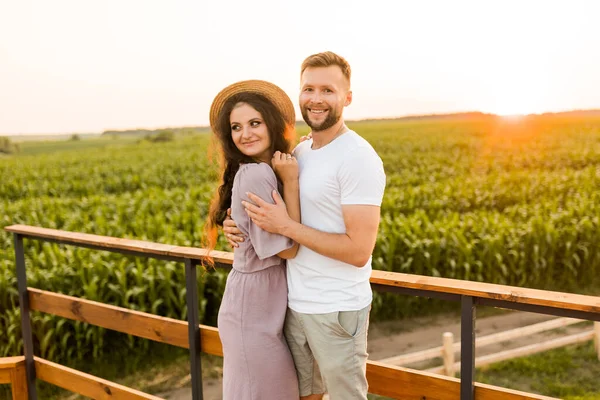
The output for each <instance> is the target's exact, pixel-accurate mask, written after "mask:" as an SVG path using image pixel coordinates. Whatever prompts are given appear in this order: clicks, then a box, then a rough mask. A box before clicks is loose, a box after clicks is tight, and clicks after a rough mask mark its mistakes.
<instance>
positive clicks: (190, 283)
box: [185, 258, 203, 400]
mask: <svg viewBox="0 0 600 400" xmlns="http://www.w3.org/2000/svg"><path fill="white" fill-rule="evenodd" d="M197 264H198V261H197V260H191V259H189V258H186V259H185V286H186V301H187V311H188V333H189V344H190V367H191V369H190V373H191V374H192V399H193V400H202V399H203V396H202V364H201V360H200V350H201V349H200V323H199V321H198V287H197V277H196V265H197Z"/></svg>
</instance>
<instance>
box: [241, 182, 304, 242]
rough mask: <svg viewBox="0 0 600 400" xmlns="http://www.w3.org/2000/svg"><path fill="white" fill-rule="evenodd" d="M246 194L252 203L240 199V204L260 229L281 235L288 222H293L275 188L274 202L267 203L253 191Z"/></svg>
mask: <svg viewBox="0 0 600 400" xmlns="http://www.w3.org/2000/svg"><path fill="white" fill-rule="evenodd" d="M247 194H248V198H250V200H252V201H253V202H254V204H251V203H248V202H247V201H242V205H243V206H244V208H245V209H246V213H248V216H249V217H250V219H252V222H254V223H255V224H256V225H257V226H258V227H260V228H261V229H264V230H265V231H267V232H271V233H278V234H280V235H281V234H283V231H284V230H285V228H286V227H287V226H288V225H289V223H290V222H292V223H293V220H292V219H291V218H290V216H289V214H288V212H287V208H286V207H285V203H284V202H283V200H282V198H281V197H280V196H279V193H277V191H276V190H273V200H275V204H271V203H267V202H266V201H264V200H263V199H261V198H260V197H258V196H257V195H255V194H254V193H247Z"/></svg>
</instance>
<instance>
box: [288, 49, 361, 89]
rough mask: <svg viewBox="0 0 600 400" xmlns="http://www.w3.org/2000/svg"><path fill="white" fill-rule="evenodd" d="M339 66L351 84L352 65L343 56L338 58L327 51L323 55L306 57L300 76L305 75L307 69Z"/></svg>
mask: <svg viewBox="0 0 600 400" xmlns="http://www.w3.org/2000/svg"><path fill="white" fill-rule="evenodd" d="M332 65H337V66H338V67H340V69H341V70H342V73H343V74H344V76H345V77H346V79H347V80H348V83H350V75H351V70H350V64H348V61H346V59H345V58H344V57H342V56H338V55H337V54H335V53H334V52H332V51H325V52H323V53H317V54H313V55H312V56H308V57H306V59H305V60H304V61H303V62H302V68H301V70H300V76H302V74H303V73H304V70H305V69H306V68H318V67H330V66H332Z"/></svg>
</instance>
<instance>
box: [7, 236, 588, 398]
mask: <svg viewBox="0 0 600 400" xmlns="http://www.w3.org/2000/svg"><path fill="white" fill-rule="evenodd" d="M5 230H6V231H8V232H12V233H13V235H14V241H15V256H16V268H17V278H18V283H19V300H20V305H21V316H22V331H23V343H24V352H25V356H24V359H25V365H26V380H27V388H28V391H29V393H28V395H29V398H30V399H36V398H37V393H36V391H35V385H34V383H35V379H36V378H37V379H40V380H43V381H46V382H49V383H52V384H54V385H57V386H60V387H63V388H65V389H68V390H71V391H73V392H76V393H80V394H83V395H85V396H88V397H92V398H101V399H104V398H106V399H109V398H128V399H129V398H130V399H157V397H155V396H152V395H148V394H144V393H141V392H139V391H136V390H133V389H130V388H126V387H124V386H121V385H118V384H116V383H112V382H109V381H106V380H103V379H100V378H97V377H94V376H91V375H88V374H84V373H82V372H79V371H75V370H73V369H70V368H66V367H64V366H61V365H58V364H56V363H52V362H50V361H47V360H44V359H41V358H39V357H36V356H34V354H33V341H32V332H31V324H30V318H29V313H30V311H32V310H36V311H41V312H45V313H49V314H53V315H58V316H61V317H64V318H68V319H72V320H76V321H85V322H87V323H89V324H92V325H97V326H100V327H104V328H107V329H111V330H115V331H119V332H123V333H127V334H130V335H134V336H138V337H143V338H146V339H151V340H155V341H158V342H162V343H168V344H171V345H174V346H179V347H183V348H189V349H190V364H191V376H192V396H193V398H194V399H202V384H201V383H202V382H201V368H200V351H202V352H204V353H207V354H214V355H219V356H221V355H222V354H223V353H222V348H221V342H220V339H219V334H218V330H217V329H216V328H214V327H209V326H204V325H199V324H198V315H197V310H196V311H194V310H195V305H196V304H197V293H196V279H197V278H196V270H195V267H196V266H197V265H198V264H199V263H200V261H201V260H203V259H205V258H206V257H207V256H208V254H207V251H206V250H204V249H198V248H191V247H181V246H170V245H165V244H159V243H150V242H144V241H139V240H129V239H121V238H113V237H106V236H98V235H90V234H83V233H75V232H65V231H59V230H54V229H46V228H39V227H32V226H25V225H13V226H9V227H6V228H5ZM25 238H27V239H35V240H43V241H48V242H55V243H61V244H67V245H75V246H80V247H86V248H92V249H98V250H105V251H111V252H117V253H124V254H130V255H135V256H144V257H152V258H159V259H165V260H172V261H180V262H183V263H184V264H185V268H186V287H187V293H186V296H187V304H188V311H189V312H188V321H187V322H184V321H180V320H175V319H171V318H165V317H160V316H156V315H152V314H148V313H143V312H138V311H133V310H129V309H126V308H121V307H115V306H111V305H107V304H103V303H98V302H94V301H90V300H85V299H80V298H76V297H71V296H65V295H62V294H58V293H52V292H47V291H43V290H39V289H34V288H29V287H27V280H26V276H25V256H24V249H23V240H24V239H25ZM210 256H211V257H213V259H214V261H215V262H216V263H217V264H223V265H229V266H230V265H231V264H232V262H233V255H232V254H231V253H227V252H211V254H210ZM371 284H372V286H373V288H374V289H376V290H382V291H391V292H396V293H403V294H408V295H416V296H424V297H433V298H442V299H446V300H451V301H460V302H461V307H462V316H461V343H463V344H465V345H463V346H461V371H460V372H461V379H456V378H452V377H446V376H440V375H436V374H432V373H428V372H423V371H416V370H412V369H408V368H403V367H396V366H390V365H386V364H384V363H381V362H376V361H369V362H368V364H367V379H368V382H369V392H370V393H373V394H378V395H381V396H386V397H391V398H395V399H409V400H411V399H415V400H417V399H418V400H421V399H431V400H434V399H439V400H446V399H448V400H450V399H458V398H460V399H465V400H466V399H473V398H476V399H478V400H492V399H509V400H512V399H549V398H548V397H545V396H540V395H535V394H530V393H524V392H518V391H514V390H509V389H503V388H499V387H495V386H491V385H485V384H480V383H475V382H474V381H473V376H474V355H475V354H474V343H475V334H474V322H475V309H476V306H477V305H480V304H482V305H490V306H495V307H502V308H508V309H515V310H524V311H532V312H538V313H544V314H551V315H558V316H565V317H572V318H580V319H588V320H594V321H600V297H593V296H584V295H577V294H568V293H558V292H550V291H544V290H536V289H526V288H519V287H511V286H503V285H494V284H487V283H480V282H469V281H461V280H454V279H446V278H433V277H426V276H418V275H410V274H401V273H395V272H385V271H373V274H372V277H371ZM467 343H468V344H469V345H466V344H467ZM117 394H118V395H117ZM23 398H25V397H23ZM334 400H335V399H334Z"/></svg>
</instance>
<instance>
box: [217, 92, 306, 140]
mask: <svg viewBox="0 0 600 400" xmlns="http://www.w3.org/2000/svg"><path fill="white" fill-rule="evenodd" d="M244 92H250V93H256V94H260V95H262V96H263V97H266V98H267V99H268V100H269V101H270V102H271V103H273V104H274V105H275V107H277V110H279V112H280V113H281V114H282V115H283V120H284V121H285V122H286V124H288V125H292V126H293V125H294V124H295V123H296V113H295V112H294V105H293V104H292V101H291V100H290V98H289V96H288V95H287V94H286V93H285V92H284V91H283V90H282V89H281V88H280V87H279V86H277V85H274V84H272V83H270V82H267V81H261V80H249V81H241V82H236V83H234V84H232V85H229V86H227V87H226V88H225V89H223V90H221V91H220V92H219V94H217V96H216V97H215V99H214V100H213V103H212V105H211V106H210V126H211V128H212V129H213V132H214V131H215V129H216V126H217V121H218V119H219V114H220V113H221V110H223V106H224V105H225V103H226V102H227V100H229V99H230V98H231V96H233V95H236V94H239V93H244Z"/></svg>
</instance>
